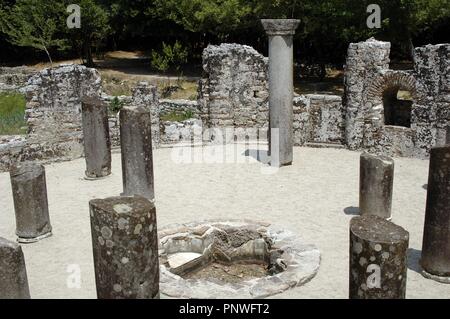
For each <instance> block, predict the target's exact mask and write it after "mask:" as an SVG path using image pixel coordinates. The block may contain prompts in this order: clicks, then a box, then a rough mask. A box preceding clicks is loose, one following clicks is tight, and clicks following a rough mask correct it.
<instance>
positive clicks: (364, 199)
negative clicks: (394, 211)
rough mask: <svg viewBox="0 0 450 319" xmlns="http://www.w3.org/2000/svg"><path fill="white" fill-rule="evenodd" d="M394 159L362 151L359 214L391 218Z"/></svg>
mask: <svg viewBox="0 0 450 319" xmlns="http://www.w3.org/2000/svg"><path fill="white" fill-rule="evenodd" d="M393 185H394V160H393V159H391V158H389V157H386V156H376V155H372V154H369V153H363V154H361V157H360V175H359V210H360V213H361V215H368V214H371V215H376V216H380V217H383V218H386V219H390V218H391V207H392V190H393Z"/></svg>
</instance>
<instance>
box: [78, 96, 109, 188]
mask: <svg viewBox="0 0 450 319" xmlns="http://www.w3.org/2000/svg"><path fill="white" fill-rule="evenodd" d="M82 123H83V140H84V155H85V158H86V172H85V174H86V178H87V179H97V178H102V177H105V176H108V175H110V174H111V141H110V138H109V123H108V108H107V106H106V104H105V103H104V102H103V101H102V100H100V99H99V98H96V97H84V98H83V100H82Z"/></svg>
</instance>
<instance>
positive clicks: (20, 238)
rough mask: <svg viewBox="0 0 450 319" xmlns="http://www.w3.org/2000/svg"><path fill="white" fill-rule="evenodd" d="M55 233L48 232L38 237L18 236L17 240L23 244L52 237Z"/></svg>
mask: <svg viewBox="0 0 450 319" xmlns="http://www.w3.org/2000/svg"><path fill="white" fill-rule="evenodd" d="M52 235H53V233H52V232H48V233H46V234H43V235H40V236H37V237H33V238H24V237H17V242H18V243H21V244H31V243H36V242H38V241H40V240H42V239H45V238H48V237H51V236H52Z"/></svg>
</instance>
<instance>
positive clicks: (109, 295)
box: [89, 196, 159, 299]
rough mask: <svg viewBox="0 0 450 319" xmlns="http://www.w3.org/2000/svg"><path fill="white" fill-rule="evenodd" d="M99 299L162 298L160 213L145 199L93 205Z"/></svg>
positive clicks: (113, 199) (112, 200) (120, 199)
mask: <svg viewBox="0 0 450 319" xmlns="http://www.w3.org/2000/svg"><path fill="white" fill-rule="evenodd" d="M89 206H90V215H91V232H92V246H93V252H94V267H95V281H96V286H97V297H98V298H100V299H122V298H127V299H152V298H159V260H158V235H157V227H156V209H155V206H154V204H153V203H152V202H151V201H149V200H147V199H146V198H144V197H141V196H134V197H110V198H105V199H94V200H91V201H90V202H89Z"/></svg>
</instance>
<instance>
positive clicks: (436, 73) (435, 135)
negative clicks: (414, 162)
mask: <svg viewBox="0 0 450 319" xmlns="http://www.w3.org/2000/svg"><path fill="white" fill-rule="evenodd" d="M389 53H390V43H389V42H382V41H377V40H375V39H373V38H371V39H369V40H367V41H365V42H359V43H352V44H350V46H349V49H348V55H347V63H346V66H345V94H344V104H345V108H344V109H345V143H346V145H347V146H348V147H349V148H350V149H366V150H369V151H370V152H373V153H377V154H383V155H388V156H408V157H427V156H428V154H429V151H430V148H431V147H432V146H435V145H441V144H444V143H445V133H446V128H447V126H448V125H449V123H450V117H449V114H450V112H449V108H450V94H449V92H450V78H449V71H450V58H449V57H450V55H449V53H450V45H449V44H439V45H428V46H425V47H419V48H416V50H415V61H414V69H412V70H406V71H404V70H392V69H390V68H389V63H390V60H389ZM402 94H403V95H406V96H407V98H402V97H401V95H402Z"/></svg>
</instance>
